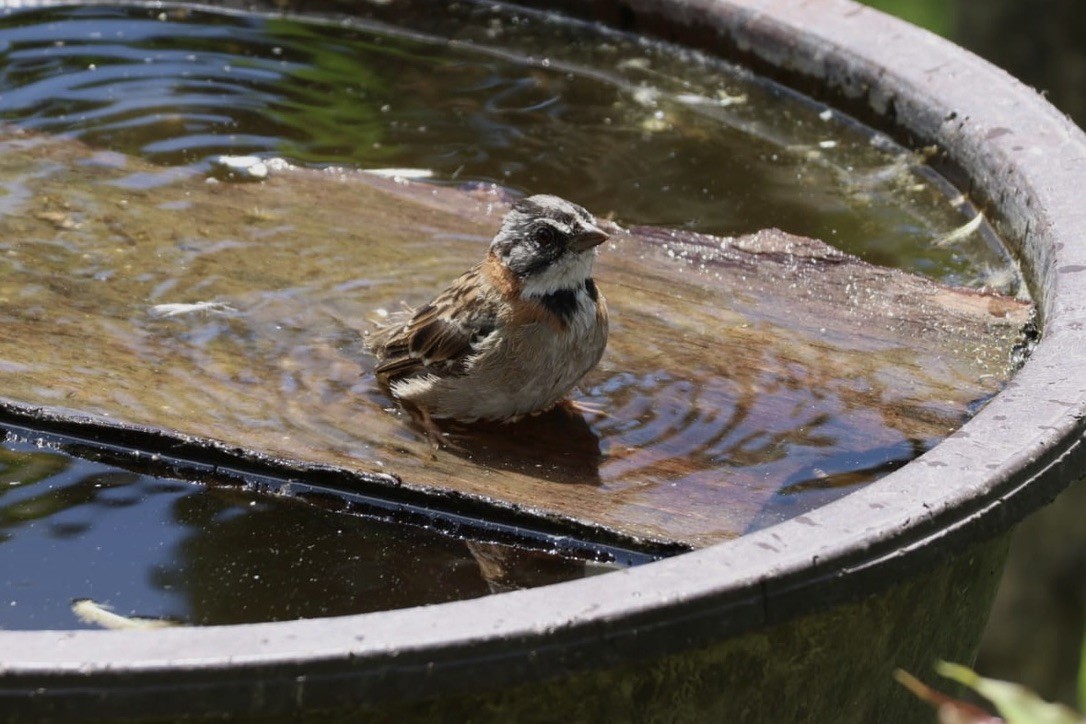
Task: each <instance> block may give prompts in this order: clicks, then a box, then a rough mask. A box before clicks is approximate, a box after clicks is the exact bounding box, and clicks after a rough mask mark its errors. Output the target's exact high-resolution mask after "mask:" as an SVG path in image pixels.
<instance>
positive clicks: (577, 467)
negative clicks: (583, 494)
mask: <svg viewBox="0 0 1086 724" xmlns="http://www.w3.org/2000/svg"><path fill="white" fill-rule="evenodd" d="M439 426H440V428H441V430H442V432H444V433H445V434H446V435H447V437H448V439H449V441H450V442H451V443H452V445H451V446H449V447H448V451H449V452H450V453H452V454H454V455H457V456H459V457H462V458H465V459H467V460H470V461H472V462H474V463H476V464H478V465H482V466H485V467H488V468H492V469H494V470H508V471H514V472H517V473H520V474H522V475H528V476H531V477H535V478H540V479H542V480H546V481H548V482H552V483H561V484H564V485H593V486H595V485H599V484H600V465H601V464H602V462H603V454H602V452H601V451H600V438H599V435H597V434H596V431H595V430H593V429H592V425H591V424H589V422H588V420H586V419H585V417H584V415H582V414H581V413H580V412H579V411H577V410H576V409H574V408H573V407H572V406H571V405H557V406H555V407H553V408H551V409H550V410H548V411H547V412H543V413H540V414H538V415H530V416H528V417H524V418H522V419H520V420H518V421H516V422H505V423H499V422H474V423H471V424H470V425H469V424H465V423H457V422H451V421H440V422H439Z"/></svg>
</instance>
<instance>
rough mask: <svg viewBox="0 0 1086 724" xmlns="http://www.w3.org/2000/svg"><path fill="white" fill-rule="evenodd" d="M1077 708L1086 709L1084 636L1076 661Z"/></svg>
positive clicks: (1085, 647) (1085, 640) (1085, 651)
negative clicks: (1077, 660)
mask: <svg viewBox="0 0 1086 724" xmlns="http://www.w3.org/2000/svg"><path fill="white" fill-rule="evenodd" d="M1078 709H1079V711H1086V638H1084V639H1083V640H1082V654H1081V655H1080V657H1079V663H1078Z"/></svg>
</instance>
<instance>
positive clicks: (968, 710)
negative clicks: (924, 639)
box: [895, 642, 1086, 724]
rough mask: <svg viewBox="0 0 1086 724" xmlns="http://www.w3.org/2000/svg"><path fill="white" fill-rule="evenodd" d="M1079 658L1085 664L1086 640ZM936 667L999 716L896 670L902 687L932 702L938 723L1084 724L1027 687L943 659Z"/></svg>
mask: <svg viewBox="0 0 1086 724" xmlns="http://www.w3.org/2000/svg"><path fill="white" fill-rule="evenodd" d="M1082 661H1083V663H1084V664H1086V642H1084V645H1083V653H1082ZM935 670H936V672H938V673H939V674H940V675H941V676H944V677H946V678H948V679H950V680H952V681H956V682H958V683H959V684H961V685H963V686H965V687H968V688H969V689H972V690H973V691H974V692H976V693H977V694H979V695H980V696H982V697H984V698H985V699H987V700H988V701H990V702H991V703H992V705H993V706H994V707H995V710H996V712H997V713H998V716H993V715H992V714H989V713H988V712H986V711H985V710H983V709H981V708H980V707H978V706H975V705H973V704H971V703H969V702H965V701H960V700H958V699H954V698H952V697H950V696H947V695H946V694H943V693H942V692H939V691H936V690H935V689H933V688H931V687H929V686H927V685H926V684H924V683H923V682H922V681H920V680H918V679H916V678H915V677H913V676H911V675H910V674H908V673H906V672H904V671H900V670H899V671H897V672H895V677H896V678H897V680H898V681H899V682H901V684H902V685H903V686H905V687H906V688H907V689H909V690H910V691H912V692H913V693H914V694H915V695H916V696H917V697H918V698H920V699H922V700H923V701H926V702H928V703H929V704H931V705H932V706H933V707H934V708H935V710H936V713H937V717H938V721H939V723H940V724H998V723H1000V722H1006V723H1007V724H1084V722H1086V718H1083V717H1082V716H1081V715H1079V714H1077V713H1075V712H1074V711H1072V710H1071V709H1068V708H1067V707H1065V706H1063V705H1062V704H1053V703H1051V702H1047V701H1045V700H1044V699H1042V698H1041V697H1039V696H1037V695H1036V694H1035V693H1033V692H1032V691H1030V690H1029V689H1027V688H1026V687H1024V686H1022V685H1020V684H1015V683H1011V682H1009V681H999V680H998V679H986V678H984V677H983V676H980V675H979V674H977V673H976V672H975V671H973V670H972V669H970V668H968V667H966V666H962V665H960V664H951V663H947V662H945V661H940V662H938V663H936V665H935ZM1084 672H1086V666H1080V668H1079V703H1080V706H1081V705H1082V703H1083V699H1084V694H1086V683H1084V682H1086V674H1084Z"/></svg>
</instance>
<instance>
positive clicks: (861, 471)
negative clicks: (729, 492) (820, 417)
mask: <svg viewBox="0 0 1086 724" xmlns="http://www.w3.org/2000/svg"><path fill="white" fill-rule="evenodd" d="M936 442H937V441H932V440H902V441H901V442H898V443H894V444H893V445H885V446H882V447H877V448H872V449H870V450H864V451H859V452H857V451H846V452H843V453H840V454H837V455H831V456H828V457H826V458H824V459H822V460H819V461H818V463H817V464H815V465H811V466H808V467H805V468H803V469H802V470H797V471H796V472H795V473H794V474H793V475H791V476H789V478H788V479H787V480H786V481H785V483H784V485H782V486H781V489H780V490H779V491H777V494H776V495H775V496H774V497H773V498H772V499H771V500H770V501H769V503H767V505H766V506H765V508H763V510H762V512H761V513H760V514H759V515H758V516H757V517H756V518H755V519H754V520H753V521H752V522H751V524H750V526H749V527H748V528H747V530H746V532H747V533H750V532H753V531H755V530H759V529H761V528H766V527H768V526H771V525H775V524H776V523H780V522H781V521H783V520H787V519H789V518H792V517H794V516H795V515H799V514H801V513H802V512H803V511H805V510H811V509H813V508H817V507H818V506H820V505H825V504H826V503H830V502H832V501H834V500H837V499H838V498H840V497H841V496H842V495H844V494H845V493H848V492H851V491H852V490H855V489H856V488H858V487H860V486H863V485H866V484H868V483H870V482H873V481H875V480H878V479H879V478H881V477H882V476H884V475H887V474H889V473H892V472H893V471H895V470H897V469H898V468H901V467H904V466H905V465H907V464H908V463H910V462H912V461H913V460H915V459H916V458H918V457H920V456H921V455H923V454H924V453H925V452H927V451H928V450H930V449H931V448H932V447H933V445H934V444H935V443H936Z"/></svg>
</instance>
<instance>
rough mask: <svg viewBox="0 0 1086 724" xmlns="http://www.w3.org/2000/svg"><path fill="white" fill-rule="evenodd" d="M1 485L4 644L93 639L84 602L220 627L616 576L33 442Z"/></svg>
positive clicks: (2, 467) (6, 461) (11, 448)
mask: <svg viewBox="0 0 1086 724" xmlns="http://www.w3.org/2000/svg"><path fill="white" fill-rule="evenodd" d="M0 485H2V487H0V590H4V591H5V595H6V596H8V597H9V598H8V599H6V600H5V604H8V603H10V606H9V605H5V606H3V607H2V608H0V628H7V629H35V628H43V629H44V628H60V629H67V628H78V627H80V626H84V625H89V624H82V623H81V622H80V621H79V620H78V619H77V618H76V616H75V614H74V613H73V611H72V609H71V604H72V602H73V601H75V600H77V599H83V598H89V599H91V600H93V601H95V602H96V603H99V604H101V605H104V606H106V607H108V608H110V609H112V610H114V611H115V612H117V613H118V614H120V615H123V616H131V615H137V616H143V617H149V618H169V619H173V620H176V621H178V622H181V623H183V624H187V625H194V624H202V625H218V624H235V623H252V622H260V621H279V620H289V619H295V618H313V617H319V616H334V615H347V614H357V613H364V612H367V611H379V610H386V609H394V608H403V607H408V606H419V605H427V604H433V603H443V602H446V601H454V600H461V599H468V598H475V597H478V596H484V595H488V594H490V593H496V592H501V591H507V590H512V589H515V588H524V587H531V586H539V585H546V584H548V583H554V582H557V581H563V580H569V579H572V578H580V577H582V576H584V575H587V574H588V573H591V572H602V571H606V570H610V568H612V567H614V566H598V565H596V564H592V563H589V562H586V561H584V560H576V559H571V558H564V557H562V556H560V555H556V554H554V553H551V552H546V551H541V550H536V551H526V550H523V549H520V548H517V547H516V546H514V545H506V544H502V543H498V542H495V541H494V539H488V538H487V537H486V536H483V537H481V538H479V539H477V540H471V541H467V540H464V539H462V538H459V537H457V536H455V535H444V534H442V533H441V532H439V531H437V530H435V529H432V528H429V527H422V526H418V525H405V524H403V523H402V522H400V521H385V520H376V519H373V518H370V517H365V516H359V515H352V514H349V513H346V512H341V511H343V510H344V509H346V508H347V506H345V504H344V502H343V501H342V500H341V501H339V503H340V504H339V506H338V507H336V506H334V505H333V504H332V503H328V504H325V505H320V504H311V502H310V501H303V500H299V499H292V498H287V497H284V496H281V495H269V494H267V493H260V492H255V491H254V490H252V489H248V488H245V487H241V486H235V485H202V484H194V483H189V482H185V481H184V480H180V479H176V478H167V477H154V476H151V475H147V474H143V473H140V472H133V471H128V470H122V469H117V468H115V467H112V466H111V465H108V464H105V463H103V462H92V461H89V460H83V459H80V458H78V457H70V456H68V455H66V454H64V452H61V451H58V450H56V449H55V448H51V447H50V448H47V449H38V447H37V446H36V445H34V444H33V443H27V442H20V443H13V442H11V441H8V442H5V443H3V447H0ZM317 502H319V501H317Z"/></svg>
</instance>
